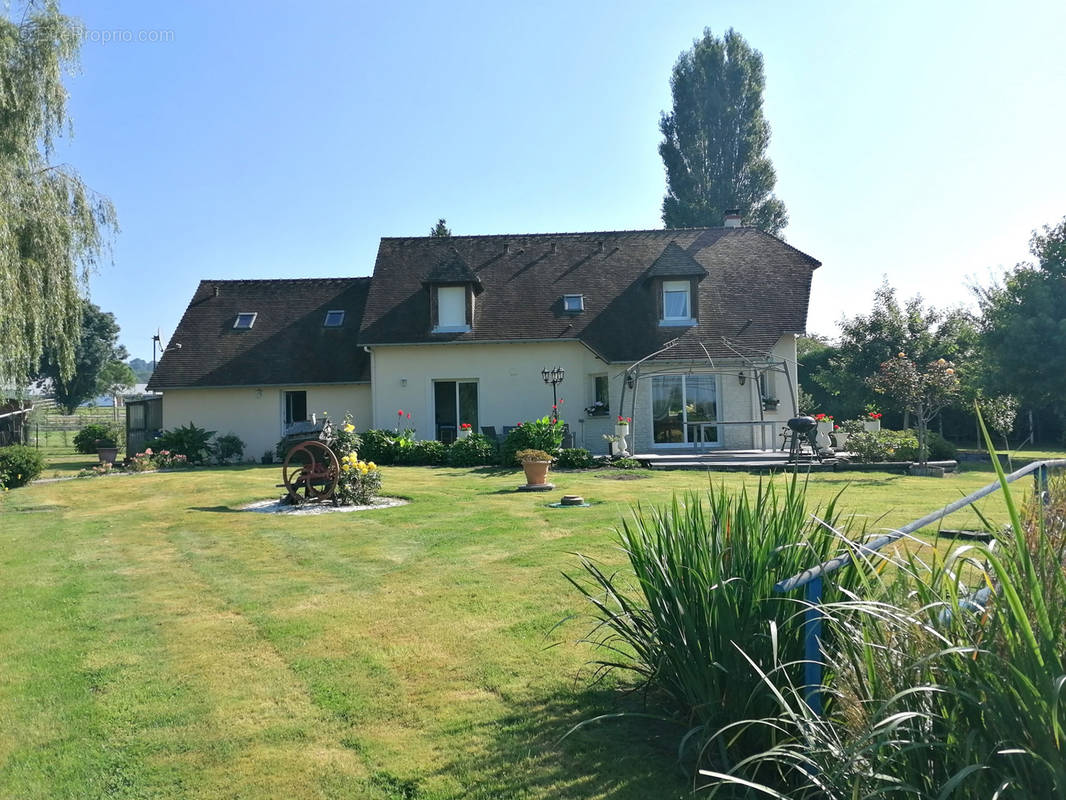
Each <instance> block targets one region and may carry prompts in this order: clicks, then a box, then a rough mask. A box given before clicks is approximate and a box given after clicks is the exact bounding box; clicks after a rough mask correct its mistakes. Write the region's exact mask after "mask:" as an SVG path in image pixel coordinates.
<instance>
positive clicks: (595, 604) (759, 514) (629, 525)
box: [567, 477, 856, 744]
mask: <svg viewBox="0 0 1066 800" xmlns="http://www.w3.org/2000/svg"><path fill="white" fill-rule="evenodd" d="M834 505H835V503H830V504H829V506H828V507H827V508H826V509H824V510H822V511H821V512H819V511H818V510H816V509H810V508H808V507H807V504H806V499H805V486H804V484H802V483H800V482H799V481H798V480H797V479H796V478H795V477H793V479H792V480H791V481H789V482H787V483H785V484H784V488H783V489H782V488H781V484H780V483H766V484H763V483H760V484H759V488H758V490H757V492H755V493H754V494H752V493H751V492H749V491H748V490H747V489H742V490H741V491H740V492H735V491H732V490H728V489H726V488H725V487H724V486H723V487H719V488H716V487H715V486H713V485H712V486H711V489H710V490H709V492H708V493H707V495H706V498H704V497H702V496H700V495H699V494H697V493H688V494H685V495H684V496H683V498H680V499H679V498H678V497H677V496H675V497H674V500H673V502H672V503H671V504H669V505H666V506H663V507H658V508H653V509H644V508H642V507H640V506H637V507H636V508H635V509H634V510H633V518H632V520H623V522H622V526H621V529H619V530H618V532H617V533H618V539H619V542H620V544H621V546H622V550H623V552H624V553H625V555H626V556H627V557H628V559H629V566H630V567H631V569H630V570H626V571H617V570H616V569H615V568H614V567H611V568H610V569H601V567H600V565H599V564H598V563H597V562H596V561H594V560H592V559H591V558H586V557H582V559H581V565H582V567H583V569H584V574H583V576H582V579H580V580H578V579H574V578H570V577H569V576H567V578H568V580H570V582H571V583H572V584H573V585H574V586H575V587H576V588H577V589H578V591H580V592H581V594H582V595H584V597H585V599H586V600H587V601H588V602H589V603H590V604H591V606H592V608H593V617H594V619H595V626H594V627H593V628H592V630H591V632H590V634H589V635H588V636H587V637H586V638H585V639H584V641H586V642H588V643H590V644H592V645H593V646H594V647H595V648H596V649H597V651H602V658H603V660H602V661H596V662H594V663H595V665H596V666H597V671H596V674H597V676H602V674H603V673H606V672H609V671H611V670H614V669H624V670H627V671H629V672H630V673H632V674H633V675H635V676H636V677H637V679H638V680H639V681H640V683H641V684H642V685H643V686H644V687H645V688H655V689H658V690H660V691H661V692H665V694H666V695H667V696H668V697H669V698H671V699H672V701H673V702H672V704H671V705H672V706H675V707H676V708H674V709H672V710H673V711H680V712H681V714H682V715H683V717H684V718H686V719H689V720H691V724H692V725H694V726H697V728H698V729H699V730H702V731H703V734H700V735H702V736H704V738H705V736H706V734H707V733H709V732H710V731H713V730H715V729H716V728H717V727H718V726H721V725H725V724H729V723H732V722H735V721H737V720H742V719H748V718H750V717H754V718H756V719H758V718H759V717H760V716H761V715H762V713H764V712H770V711H771V710H772V709H773V708H774V701H773V696H772V692H771V691H769V689H768V688H767V687H766V686H764V685H762V683H761V681H760V680H759V675H758V673H757V672H756V671H755V670H753V669H752V663H751V662H749V660H748V659H749V658H750V659H751V661H752V662H754V663H755V664H757V665H759V667H760V668H761V669H764V670H771V669H773V668H774V666H776V664H777V663H778V661H780V663H783V664H786V665H788V666H787V667H785V668H783V669H784V671H786V672H790V673H791V674H792V675H793V676H796V675H798V674H800V673H801V672H802V665H801V664H798V663H797V662H799V661H801V660H802V659H803V652H804V650H803V646H804V643H803V636H802V618H803V615H802V613H797V611H799V610H800V609H798V607H797V605H796V603H795V602H793V601H792V600H790V599H789V598H782V597H780V596H779V595H776V594H775V593H774V591H773V585H774V583H775V582H776V581H777V580H779V579H780V578H782V577H786V576H788V575H791V574H793V573H796V572H799V571H801V570H802V569H804V568H806V567H808V566H810V565H811V564H817V563H818V562H820V561H823V560H825V559H827V558H829V557H831V556H832V555H835V554H837V552H838V551H840V550H841V549H842V539H841V537H840V536H839V535H838V534H837V533H835V532H834V531H833V530H831V529H829V528H828V527H826V525H823V524H821V523H820V522H819V521H818V520H819V519H821V520H824V521H825V523H827V525H829V526H832V525H835V524H836V521H837V514H836V511H835V507H834ZM854 574H856V572H855V570H854V569H847V570H844V571H842V572H838V573H835V577H836V578H837V579H838V580H839V579H847V578H849V577H850V576H853V575H854ZM835 592H836V590H835V589H834V587H828V588H827V594H828V595H829V596H830V597H836V596H839V595H837V594H835ZM771 626H773V628H772V629H771ZM739 647H743V648H744V652H743V653H742V652H741V651H740V649H739ZM699 726H703V727H702V728H700V727H699ZM735 733H736V735H737V737H738V738H739V739H743V740H745V742H747V741H748V740H754V741H755V742H757V743H760V744H762V743H765V741H764V739H763V738H762V737H763V735H764V734H766V731H761V730H759V729H757V728H753V729H752V730H750V731H736V732H735ZM686 738H688V737H686Z"/></svg>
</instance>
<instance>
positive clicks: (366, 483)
mask: <svg viewBox="0 0 1066 800" xmlns="http://www.w3.org/2000/svg"><path fill="white" fill-rule="evenodd" d="M337 458H338V460H339V461H340V466H341V474H340V477H339V479H338V481H337V493H336V497H337V501H338V502H339V503H340V504H341V505H345V506H349V505H357V506H368V505H370V504H371V503H372V502H373V500H374V498H375V497H376V496H377V494H378V492H379V491H380V490H381V470H379V469H378V466H377V464H376V463H375V462H373V461H370V460H364V459H360V458H359V457H358V455H357V454H356V453H355V451H354V450H342V451H341V452H338V453H337Z"/></svg>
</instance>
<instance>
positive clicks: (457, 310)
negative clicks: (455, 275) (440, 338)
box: [433, 286, 470, 333]
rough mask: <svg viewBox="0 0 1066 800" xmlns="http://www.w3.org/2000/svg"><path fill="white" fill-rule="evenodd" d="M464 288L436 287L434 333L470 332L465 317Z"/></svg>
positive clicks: (465, 291)
mask: <svg viewBox="0 0 1066 800" xmlns="http://www.w3.org/2000/svg"><path fill="white" fill-rule="evenodd" d="M466 293H467V290H466V287H465V286H438V287H437V325H436V327H435V328H434V329H433V330H434V331H436V332H441V333H449V332H463V331H468V330H470V324H469V322H468V321H467V316H466Z"/></svg>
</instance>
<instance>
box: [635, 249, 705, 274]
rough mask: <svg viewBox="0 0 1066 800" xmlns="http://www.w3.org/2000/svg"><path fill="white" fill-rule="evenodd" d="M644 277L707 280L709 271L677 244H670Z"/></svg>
mask: <svg viewBox="0 0 1066 800" xmlns="http://www.w3.org/2000/svg"><path fill="white" fill-rule="evenodd" d="M644 275H645V277H647V278H688V277H693V278H706V277H707V270H706V269H704V268H703V264H701V263H700V262H699V261H697V260H696V259H694V258H693V257H692V256H691V255H690V254H689V253H686V252H685V251H684V250H682V249H681V248H680V247H679V246H678V244H677V242H670V244H668V245H666V248H665V249H664V250H663V252H662V254H661V255H660V256H659V257H658V258H657V259H655V263H653V264H652V265H651V266H650V267H648V271H647V272H646V273H644Z"/></svg>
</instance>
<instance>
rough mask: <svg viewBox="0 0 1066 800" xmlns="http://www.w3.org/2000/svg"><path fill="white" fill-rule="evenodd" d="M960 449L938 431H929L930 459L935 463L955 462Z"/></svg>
mask: <svg viewBox="0 0 1066 800" xmlns="http://www.w3.org/2000/svg"><path fill="white" fill-rule="evenodd" d="M958 457H959V448H958V447H956V446H955V445H954V444H952V443H951V442H949V441H948V440H947V439H945V438H944V437H943V436H941V435H940V434H939V433H937V432H936V431H929V458H931V459H932V460H933V461H955V460H957V459H958Z"/></svg>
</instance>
